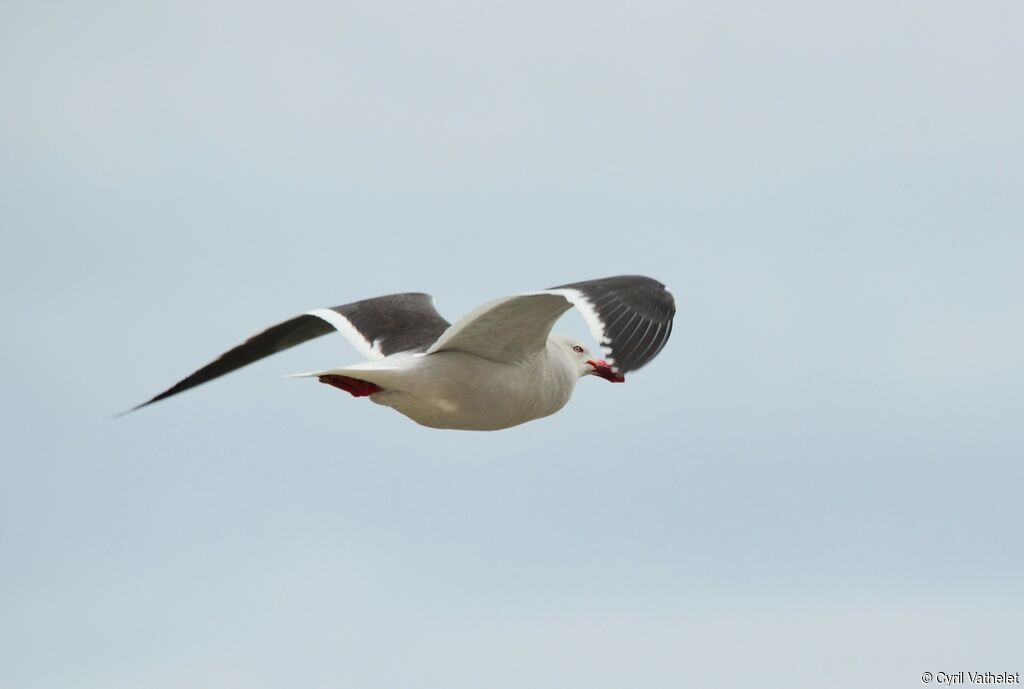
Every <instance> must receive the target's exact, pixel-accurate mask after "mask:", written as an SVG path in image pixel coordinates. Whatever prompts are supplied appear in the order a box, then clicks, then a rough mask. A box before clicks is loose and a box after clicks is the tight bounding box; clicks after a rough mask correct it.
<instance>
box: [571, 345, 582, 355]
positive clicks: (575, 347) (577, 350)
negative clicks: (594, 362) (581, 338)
mask: <svg viewBox="0 0 1024 689" xmlns="http://www.w3.org/2000/svg"><path fill="white" fill-rule="evenodd" d="M572 351H574V352H576V353H577V354H582V353H583V347H580V346H579V345H574V346H573V348H572Z"/></svg>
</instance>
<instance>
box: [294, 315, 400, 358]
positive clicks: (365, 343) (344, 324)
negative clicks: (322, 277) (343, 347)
mask: <svg viewBox="0 0 1024 689" xmlns="http://www.w3.org/2000/svg"><path fill="white" fill-rule="evenodd" d="M306 315H307V316H316V317H317V318H319V319H321V320H323V321H326V322H328V323H330V324H331V325H333V326H334V329H335V330H337V331H338V332H339V333H341V334H342V335H344V336H345V339H346V340H348V341H349V342H351V343H352V346H353V347H355V348H356V349H357V350H358V351H359V353H360V354H362V355H363V356H364V357H366V358H367V359H383V358H384V354H383V352H381V351H380V343H379V342H370V341H369V340H367V339H366V338H365V337H363V334H362V333H361V332H359V331H358V330H356V327H355V326H354V325H352V322H351V321H349V319H347V318H345V317H344V316H342V315H341V314H340V313H338V312H337V311H335V310H334V309H313V310H312V311H307V312H306Z"/></svg>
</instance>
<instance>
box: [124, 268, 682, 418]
mask: <svg viewBox="0 0 1024 689" xmlns="http://www.w3.org/2000/svg"><path fill="white" fill-rule="evenodd" d="M574 306H575V307H576V308H577V309H579V311H580V312H581V313H582V315H583V318H584V320H585V321H586V322H587V325H588V326H589V327H590V331H591V333H592V334H593V335H594V337H595V338H596V339H597V341H598V342H599V343H600V345H601V348H602V350H603V351H604V353H605V358H604V359H601V358H598V357H596V356H594V355H593V354H591V352H590V350H589V349H588V348H587V347H586V346H585V345H583V344H582V343H581V342H578V341H577V340H575V339H574V338H571V337H566V336H564V335H554V334H552V333H551V328H552V327H553V326H554V324H555V321H557V320H558V319H559V318H560V317H561V316H562V314H564V313H565V312H566V311H568V310H569V309H570V308H572V307H574ZM675 312H676V308H675V299H673V297H672V293H671V292H669V291H668V290H667V289H666V288H665V285H663V284H662V283H660V282H658V281H657V280H652V279H651V278H648V277H643V276H640V275H619V276H616V277H608V278H601V279H597V280H586V281H584V282H574V283H571V284H568V285H561V286H559V287H552V288H551V289H546V290H541V291H537V292H526V293H523V294H515V295H512V296H510V297H504V298H502V299H496V300H494V301H491V302H488V303H486V304H484V305H483V306H480V307H479V308H477V309H475V310H474V311H472V312H471V313H470V314H469V315H467V316H465V317H464V318H462V319H461V320H459V321H457V322H456V323H455V324H454V325H452V324H450V323H448V321H446V320H445V319H444V317H442V316H441V314H439V313H438V312H437V310H436V309H435V308H434V300H433V298H432V297H431V296H430V295H428V294H422V293H418V292H409V293H403V294H391V295H388V296H384V297H375V298H373V299H365V300H363V301H357V302H354V303H351V304H344V305H342V306H334V307H332V308H328V309H314V310H312V311H307V312H306V313H304V314H302V315H299V316H296V317H295V318H292V319H290V320H287V321H284V322H283V323H278V324H277V325H275V326H273V327H270V328H268V329H266V330H264V331H263V332H261V333H259V334H257V335H254V336H253V337H251V338H249V339H248V340H246V341H245V342H243V343H242V344H240V345H238V346H237V347H235V348H234V349H232V350H230V351H228V352H225V353H224V354H222V355H221V356H220V358H218V359H217V360H216V361H213V362H211V363H210V364H207V365H206V366H204V367H203V368H201V369H199V370H198V371H196V372H195V373H193V374H192V375H190V376H188V377H187V378H185V379H184V380H182V381H180V382H178V383H175V384H174V385H173V386H171V387H170V388H168V389H167V390H164V391H163V392H161V393H160V394H159V395H156V396H155V397H153V398H152V399H151V400H149V401H147V402H144V403H142V404H140V405H138V406H137V407H134V408H133V409H130V410H128V411H135V410H136V409H141V408H142V407H145V406H147V405H150V404H153V403H154V402H159V401H160V400H163V399H166V398H168V397H171V396H172V395H177V394H178V393H179V392H184V391H185V390H188V389H190V388H194V387H196V386H197V385H201V384H203V383H205V382H207V381H210V380H213V379H214V378H218V377H220V376H222V375H224V374H225V373H230V372H231V371H234V370H236V369H239V368H241V367H243V366H245V365H247V364H251V363H252V362H254V361H258V360H259V359H262V358H264V357H267V356H270V355H271V354H273V353H275V352H280V351H282V350H284V349H288V348H289V347H294V346H295V345H297V344H301V343H303V342H306V341H307V340H311V339H313V338H315V337H319V336H321V335H326V334H327V333H329V332H332V331H333V330H337V331H338V332H340V333H341V334H342V335H344V336H345V338H346V339H347V340H348V341H349V342H351V343H352V345H353V346H354V347H355V348H356V349H357V350H359V352H360V353H361V354H362V355H363V356H364V357H365V358H366V359H368V361H365V362H363V363H358V364H353V365H351V366H346V367H344V368H337V369H330V370H326V371H315V372H312V373H300V374H296V375H297V376H300V377H304V376H308V377H313V378H317V379H319V381H320V382H321V383H326V384H328V385H332V386H334V387H336V388H340V389H341V390H344V391H345V392H348V393H349V394H351V395H352V396H354V397H368V398H369V399H370V400H371V401H373V402H376V403H377V404H381V405H384V406H386V407H391V408H392V409H395V410H396V411H398V412H399V413H401V414H404V415H405V416H407V417H409V418H410V419H412V420H413V421H415V422H416V423H419V424H422V425H424V426H430V427H432V428H453V429H459V430H475V431H495V430H500V429H503V428H510V427H512V426H518V425H519V424H522V423H526V422H527V421H533V420H534V419H540V418H543V417H545V416H549V415H551V414H554V413H555V412H556V411H558V410H559V409H561V408H562V407H564V406H565V404H566V403H567V402H568V401H569V398H570V397H572V393H573V391H574V390H575V388H576V381H578V380H579V379H580V378H582V377H584V376H598V377H600V378H604V379H605V380H608V381H611V382H613V383H622V382H624V381H625V375H624V374H626V373H628V372H629V371H634V370H636V369H638V368H640V367H642V366H644V365H645V364H647V363H648V362H649V361H650V360H651V359H653V358H654V357H655V356H657V354H658V352H660V351H661V349H662V347H664V346H665V343H666V342H668V338H669V334H670V333H671V332H672V318H673V316H675ZM125 413H127V412H125Z"/></svg>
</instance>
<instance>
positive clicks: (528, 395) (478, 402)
mask: <svg viewBox="0 0 1024 689" xmlns="http://www.w3.org/2000/svg"><path fill="white" fill-rule="evenodd" d="M325 374H335V375H342V376H348V377H351V378H356V379H358V380H364V381H367V382H370V383H374V384H376V385H378V386H379V387H381V388H383V390H382V391H381V392H378V393H374V394H373V395H371V396H370V399H371V400H372V401H374V402H376V403H377V404H381V405H384V406H386V407H391V408H392V409H395V410H396V411H398V412H399V413H401V414H404V415H405V416H407V417H409V418H410V419H412V420H413V421H415V422H416V423H418V424H421V425H423V426H429V427H431V428H450V429H459V430H473V431H494V430H499V429H502V428H509V427H511V426H518V425H519V424H522V423H526V422H527V421H533V420H534V419H539V418H542V417H545V416H549V415H551V414H554V413H555V412H556V411H558V410H559V409H561V408H562V407H564V406H565V404H566V403H567V402H568V401H569V399H570V398H571V397H572V393H573V390H574V389H575V388H576V381H577V380H578V379H579V375H580V374H579V371H578V368H577V365H576V364H575V363H574V362H573V361H572V360H570V359H569V358H568V357H567V356H566V355H565V354H564V352H563V351H562V350H561V349H560V348H559V347H558V346H557V345H556V344H555V342H554V341H553V340H549V341H548V343H547V347H546V348H545V349H544V350H542V351H540V352H536V353H535V354H533V355H531V356H529V357H527V358H523V359H521V360H518V361H514V362H501V361H492V360H490V359H484V358H482V357H480V356H477V355H475V354H468V353H466V352H460V351H439V352H435V353H432V354H395V355H392V356H389V357H385V358H384V359H380V360H378V361H371V362H366V363H361V364H356V365H354V366H349V367H346V368H339V369H333V370H330V371H319V372H317V373H312V374H304V375H313V376H316V375H325Z"/></svg>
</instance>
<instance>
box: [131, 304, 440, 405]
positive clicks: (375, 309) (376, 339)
mask: <svg viewBox="0 0 1024 689" xmlns="http://www.w3.org/2000/svg"><path fill="white" fill-rule="evenodd" d="M448 325H449V324H448V321H446V320H445V319H444V317H443V316H441V314H439V313H438V312H437V310H436V309H435V308H434V300H433V298H432V297H431V296H430V295H428V294H422V293H418V292H410V293H404V294H391V295H388V296H384V297H375V298H373V299H365V300H363V301H357V302H354V303H352V304H343V305H341V306H334V307H331V308H329V309H314V310H313V311H309V312H307V313H304V314H302V315H300V316H296V317H295V318H292V319H289V320H287V321H284V322H283V323H278V324H277V325H275V326H272V327H270V328H267V329H266V330H264V331H263V332H261V333H258V334H256V335H253V336H252V337H250V338H249V339H248V340H246V341H245V342H243V343H242V344H240V345H238V346H237V347H235V348H233V349H231V350H229V351H227V352H225V353H224V354H222V355H220V357H218V358H217V359H216V360H215V361H212V362H211V363H209V364H207V365H206V366H204V367H202V368H201V369H199V370H198V371H196V372H195V373H193V374H192V375H190V376H188V377H187V378H184V379H183V380H181V381H179V382H177V383H175V384H174V385H172V386H171V387H169V388H168V389H166V390H164V391H163V392H161V393H160V394H158V395H156V396H155V397H153V398H152V399H150V400H148V401H146V402H143V403H142V404H140V405H138V406H137V407H133V408H132V409H129V410H128V411H135V410H136V409H141V408H142V407H145V406H146V405H149V404H153V403H154V402H159V401H160V400H163V399H167V398H168V397H171V396H172V395H177V394H178V393H179V392H184V391H185V390H188V389H190V388H194V387H196V386H197V385H202V384H203V383H206V382H208V381H211V380H213V379H214V378H219V377H220V376H223V375H224V374H225V373H230V372H232V371H235V370H237V369H239V368H242V367H243V366H247V365H248V364H251V363H253V362H255V361H259V360H260V359H263V358H265V357H268V356H270V355H271V354H274V353H276V352H280V351H283V350H285V349H289V348H290V347H294V346H295V345H298V344H302V343H303V342H307V341H309V340H312V339H313V338H316V337H320V336H321V335H326V334H327V333H330V332H333V331H335V330H338V331H339V332H340V333H341V334H342V335H344V336H345V338H346V339H347V340H348V341H349V342H351V343H352V345H353V346H355V348H356V349H358V350H359V352H360V353H361V354H363V355H364V356H366V357H367V358H383V357H385V356H388V355H390V354H395V353H398V352H406V351H422V350H425V349H426V348H427V347H429V346H430V344H431V343H433V342H434V341H436V340H437V338H438V337H440V336H441V333H443V332H444V331H445V329H446V328H447V327H448ZM125 413H127V412H125Z"/></svg>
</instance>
